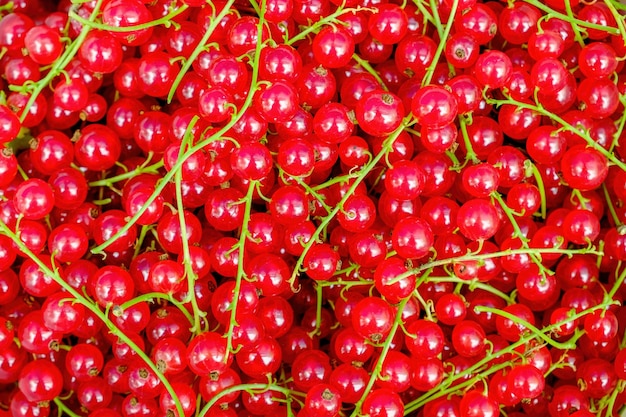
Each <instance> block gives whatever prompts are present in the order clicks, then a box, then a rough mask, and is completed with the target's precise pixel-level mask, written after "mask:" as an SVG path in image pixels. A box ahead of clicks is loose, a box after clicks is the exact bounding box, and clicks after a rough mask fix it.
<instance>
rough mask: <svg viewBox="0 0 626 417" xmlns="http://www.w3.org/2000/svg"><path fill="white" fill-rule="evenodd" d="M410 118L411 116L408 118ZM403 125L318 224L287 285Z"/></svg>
mask: <svg viewBox="0 0 626 417" xmlns="http://www.w3.org/2000/svg"><path fill="white" fill-rule="evenodd" d="M409 117H412V116H409ZM405 123H408V120H405ZM403 125H404V124H402V125H400V126H399V127H398V128H397V129H396V130H395V131H394V132H393V133H392V134H391V135H390V136H389V137H388V138H387V139H385V141H384V142H383V146H382V149H381V151H380V152H379V153H378V154H377V155H376V156H375V157H374V158H373V159H372V160H371V161H370V162H369V163H368V164H367V165H365V166H364V167H363V169H362V170H361V172H360V173H359V176H358V177H356V179H355V180H354V182H353V183H352V186H351V187H350V189H349V190H348V191H347V192H346V194H345V195H344V196H343V197H342V198H341V200H340V201H339V202H338V203H337V205H336V206H335V207H334V208H333V210H332V211H331V212H330V213H329V214H328V216H326V217H324V219H323V220H322V221H321V222H320V224H319V226H318V227H317V229H316V230H315V232H314V233H313V235H312V236H311V240H309V241H308V242H307V243H306V244H305V245H304V249H303V251H302V254H301V255H300V257H299V258H298V260H297V261H296V264H295V266H294V268H293V273H292V274H291V278H290V279H289V283H290V284H291V285H293V283H294V282H295V279H296V276H297V275H298V274H299V273H300V268H301V267H302V263H303V262H304V257H305V256H306V254H307V253H308V251H309V250H310V249H311V247H313V245H314V244H315V242H316V241H317V239H318V237H319V236H320V233H322V231H323V230H325V229H326V227H327V226H328V224H329V223H330V222H331V221H332V219H333V218H334V217H335V216H336V215H337V214H338V213H339V211H340V210H341V209H342V208H343V205H344V204H345V202H346V201H347V200H348V198H350V197H351V196H352V195H353V194H354V191H355V190H356V189H357V187H358V186H359V184H360V183H361V182H363V180H364V179H365V177H366V176H367V174H368V173H369V172H370V171H371V170H372V169H374V167H375V166H376V164H377V163H378V162H379V161H380V160H381V159H382V158H383V157H384V156H385V155H386V154H387V153H388V152H389V151H390V150H391V146H392V144H393V142H394V141H395V140H396V138H397V137H398V136H399V135H400V133H402V128H403Z"/></svg>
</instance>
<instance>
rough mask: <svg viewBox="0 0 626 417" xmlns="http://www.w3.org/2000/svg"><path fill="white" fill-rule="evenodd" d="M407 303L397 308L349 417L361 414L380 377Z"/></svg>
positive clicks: (404, 302)
mask: <svg viewBox="0 0 626 417" xmlns="http://www.w3.org/2000/svg"><path fill="white" fill-rule="evenodd" d="M408 301H409V299H408V298H405V299H403V300H402V301H401V302H400V304H399V305H398V307H397V308H398V311H397V313H396V317H395V320H394V321H393V326H391V330H390V331H389V335H388V336H387V338H386V339H385V343H384V345H383V348H382V350H381V352H380V356H379V357H378V360H377V361H376V366H374V369H373V370H372V374H371V376H370V379H369V381H368V382H367V385H366V386H365V390H364V392H363V396H362V397H361V399H360V400H359V401H357V402H356V404H354V411H353V412H352V414H351V417H358V416H360V415H361V414H360V413H361V407H362V406H363V401H365V397H366V396H367V394H368V393H369V392H370V391H371V390H372V388H373V387H374V384H375V383H376V379H377V378H378V376H379V375H380V371H381V370H382V368H383V363H384V361H385V358H386V357H387V353H389V351H390V350H391V341H392V340H393V338H394V337H395V335H396V332H397V331H398V327H399V326H400V323H402V312H403V311H404V306H406V303H407V302H408Z"/></svg>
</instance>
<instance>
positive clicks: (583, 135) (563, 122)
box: [486, 98, 626, 171]
mask: <svg viewBox="0 0 626 417" xmlns="http://www.w3.org/2000/svg"><path fill="white" fill-rule="evenodd" d="M486 99H487V102H488V103H489V104H495V105H497V106H500V105H502V104H513V105H515V106H518V107H521V108H524V109H528V110H533V111H535V112H537V113H540V114H542V115H544V116H547V117H549V118H550V119H551V120H552V121H554V122H556V123H558V124H559V125H561V126H563V128H565V129H566V130H568V131H570V132H572V133H574V134H575V135H578V136H580V137H581V138H583V139H584V140H585V142H587V146H589V147H591V148H593V149H595V150H596V151H598V152H600V153H601V154H602V155H604V157H605V158H607V159H608V160H609V161H611V163H613V164H614V165H617V166H618V167H620V168H621V169H622V170H624V171H626V163H624V162H622V161H620V160H619V159H618V158H617V157H616V156H615V155H613V154H612V153H611V152H609V151H608V150H606V149H605V148H604V147H603V146H602V145H600V144H599V143H597V142H596V141H595V140H593V138H592V137H591V136H589V132H586V131H585V132H581V131H580V130H579V129H576V128H575V127H574V126H572V125H571V124H570V123H569V122H567V121H566V120H564V119H563V118H562V117H560V116H559V115H558V114H554V113H550V112H549V111H547V110H546V109H544V108H543V106H537V105H533V104H530V103H522V102H520V101H516V100H513V99H505V100H496V99H491V98H486Z"/></svg>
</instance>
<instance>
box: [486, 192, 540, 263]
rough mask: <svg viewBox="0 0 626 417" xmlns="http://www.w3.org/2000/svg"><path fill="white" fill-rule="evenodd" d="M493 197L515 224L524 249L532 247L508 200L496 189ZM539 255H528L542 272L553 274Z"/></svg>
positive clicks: (515, 229)
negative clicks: (507, 202)
mask: <svg viewBox="0 0 626 417" xmlns="http://www.w3.org/2000/svg"><path fill="white" fill-rule="evenodd" d="M491 197H492V198H493V199H494V200H496V201H497V202H498V204H500V207H501V208H502V211H504V214H506V217H507V218H508V219H509V221H510V222H511V225H512V226H513V230H514V231H515V235H516V236H517V237H518V239H519V240H520V242H522V247H523V248H524V249H530V247H529V246H528V239H527V238H526V237H524V233H522V230H521V229H520V227H519V225H518V224H517V220H516V219H515V215H514V214H513V211H512V210H511V209H510V208H509V206H508V205H507V204H506V202H505V201H504V199H503V198H502V196H501V195H500V193H498V192H497V191H495V192H493V193H492V194H491ZM537 255H538V254H537V252H531V253H529V255H528V256H530V258H531V259H532V261H533V262H534V263H535V265H537V267H538V268H539V271H540V272H541V273H542V274H551V272H550V270H549V269H548V268H546V267H545V266H544V265H543V263H542V262H541V258H540V257H539V256H537Z"/></svg>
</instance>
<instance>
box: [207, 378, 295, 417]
mask: <svg viewBox="0 0 626 417" xmlns="http://www.w3.org/2000/svg"><path fill="white" fill-rule="evenodd" d="M240 391H247V392H250V393H262V392H265V391H276V392H279V393H281V394H283V395H285V396H286V397H287V398H289V397H291V396H293V395H297V394H300V393H298V392H297V391H293V390H291V389H288V388H284V387H281V386H280V385H276V384H271V383H267V384H263V383H252V384H239V385H233V386H231V387H228V388H225V389H224V390H222V391H220V392H219V393H217V394H215V395H214V396H213V397H212V398H211V399H210V400H209V401H207V403H206V404H205V405H204V407H202V409H201V410H200V412H199V413H198V417H204V416H205V415H206V414H207V413H208V412H209V410H210V409H211V407H213V406H214V405H216V404H217V403H218V401H219V400H220V399H221V398H222V397H225V396H227V395H230V394H232V393H234V392H240ZM302 396H304V394H302Z"/></svg>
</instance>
